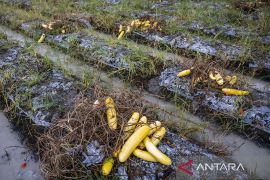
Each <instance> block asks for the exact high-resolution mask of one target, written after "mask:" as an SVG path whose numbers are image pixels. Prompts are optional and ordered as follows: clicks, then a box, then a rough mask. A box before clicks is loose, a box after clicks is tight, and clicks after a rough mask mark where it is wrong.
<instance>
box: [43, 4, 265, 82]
mask: <svg viewBox="0 0 270 180" xmlns="http://www.w3.org/2000/svg"><path fill="white" fill-rule="evenodd" d="M120 3H121V2H120ZM164 3H165V2H163V5H164V6H165V7H167V4H168V5H170V4H174V3H175V2H166V3H165V4H164ZM193 3H194V2H193ZM93 4H94V5H97V6H98V3H97V4H95V3H93ZM108 4H109V6H110V3H108ZM108 4H103V6H105V7H106V6H107V5H108ZM118 4H119V3H116V5H115V6H118ZM154 4H155V3H154ZM157 4H158V3H157ZM161 4H162V3H161ZM180 4H181V3H180ZM184 4H185V3H184ZM184 4H181V5H179V4H178V5H179V6H182V5H184ZM195 4H196V3H195ZM198 4H200V3H198ZM202 4H204V3H202ZM205 4H207V3H205ZM210 4H211V3H210ZM216 4H217V3H216ZM220 4H222V5H221V6H222V7H219V6H218V5H215V6H214V7H215V9H216V8H217V9H219V8H224V7H225V6H226V5H225V4H226V3H220ZM228 4H230V3H228ZM132 5H133V4H132ZM163 5H162V6H163ZM56 6H57V5H56ZM70 6H71V8H72V5H70ZM79 6H80V5H79ZM189 6H190V5H188V7H189ZM216 6H218V7H216ZM229 6H230V5H229ZM149 7H150V6H149ZM207 7H208V5H207ZM142 8H146V7H142ZM210 9H211V8H210ZM55 11H57V8H56V9H55ZM110 11H111V10H110ZM56 14H59V13H56ZM116 14H117V13H116ZM120 14H121V13H120ZM47 16H48V14H47ZM50 16H51V17H52V16H54V18H56V19H59V18H60V19H62V21H64V20H69V21H70V20H72V19H73V20H74V19H76V20H77V21H78V22H81V23H82V22H83V23H84V25H86V26H87V27H93V28H95V29H98V30H101V31H103V32H106V33H115V34H117V33H118V25H119V24H122V23H123V24H125V23H130V22H131V21H132V20H134V19H136V18H138V19H145V18H147V17H148V18H154V19H156V20H157V22H159V21H160V22H164V21H165V22H166V20H168V19H169V21H170V18H168V17H167V16H168V15H167V14H166V13H165V14H161V17H157V16H156V14H152V13H149V12H148V11H146V12H142V13H138V12H136V11H135V12H134V13H131V14H130V17H127V16H126V15H119V14H117V15H116V16H113V15H112V16H110V17H107V15H106V14H102V12H101V13H100V14H97V15H89V14H87V13H86V11H84V13H77V14H76V13H75V14H71V15H68V14H63V13H62V14H61V13H60V15H53V14H51V15H50ZM76 16H77V17H76ZM163 16H164V17H166V18H164V17H163ZM101 17H102V18H101ZM115 17H116V19H114V18H115ZM106 18H109V19H107V20H106ZM107 22H110V23H107ZM181 22H182V21H180V22H179V23H178V22H177V21H176V23H177V24H180V25H178V26H184V25H182V24H181ZM187 23H189V21H187ZM190 23H191V24H193V25H192V26H195V27H198V24H199V23H197V25H196V22H192V21H191V22H190ZM194 23H195V25H194ZM109 24H111V25H109ZM161 24H162V25H163V26H162V32H156V31H146V32H144V31H136V30H135V31H132V33H130V35H128V36H129V37H130V38H131V39H133V40H135V41H140V42H142V43H143V42H145V43H147V44H148V45H150V44H151V45H154V46H155V47H158V48H159V47H163V49H164V48H165V49H166V48H169V49H170V50H174V51H175V52H178V53H180V54H185V55H186V56H189V57H196V56H197V55H198V53H199V54H201V55H204V56H206V57H215V58H217V59H222V60H224V61H225V63H227V64H229V65H230V66H228V68H229V69H230V68H234V69H237V70H239V71H245V72H247V73H250V74H251V75H252V72H253V71H256V73H257V74H259V75H261V76H264V78H266V79H267V78H268V73H269V54H268V53H267V46H266V47H264V46H262V47H261V46H260V50H259V51H258V50H255V49H256V47H257V45H255V46H254V47H253V45H252V44H253V43H252V42H249V39H250V38H248V40H247V41H245V45H244V46H242V45H239V44H237V43H236V44H234V43H226V42H224V41H223V40H222V39H220V40H219V39H217V37H216V36H217V33H218V35H219V34H220V33H219V32H223V31H225V32H228V31H229V33H227V34H232V35H234V34H235V31H237V32H239V33H238V34H241V33H240V32H241V30H239V31H238V30H235V29H233V28H232V29H230V28H227V27H225V28H223V29H222V27H221V29H220V30H213V29H216V28H212V29H211V30H209V31H214V32H213V33H214V34H215V38H205V37H202V36H201V35H196V34H194V35H192V34H190V33H188V32H180V33H179V32H177V33H173V34H170V33H167V29H166V28H167V27H166V26H167V25H165V24H164V23H161ZM184 24H185V23H184ZM91 25H92V26H91ZM107 25H109V26H110V27H107ZM187 26H189V25H187ZM187 29H190V28H189V27H187ZM199 29H202V28H201V27H199ZM208 29H209V28H208ZM236 29H237V28H236ZM205 31H208V30H207V27H206V30H205ZM252 32H253V31H252ZM210 34H211V33H210ZM236 34H237V33H236ZM265 38H266V39H267V33H266V35H265ZM265 38H264V39H265ZM216 39H217V40H216ZM250 45H251V46H250ZM262 49H265V51H264V50H263V51H261V50H262ZM239 67H241V68H240V69H239ZM250 71H252V72H250Z"/></svg>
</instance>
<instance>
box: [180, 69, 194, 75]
mask: <svg viewBox="0 0 270 180" xmlns="http://www.w3.org/2000/svg"><path fill="white" fill-rule="evenodd" d="M190 73H191V70H190V69H187V70H184V71H181V72H179V73H178V74H177V76H178V77H184V76H187V75H189V74H190Z"/></svg>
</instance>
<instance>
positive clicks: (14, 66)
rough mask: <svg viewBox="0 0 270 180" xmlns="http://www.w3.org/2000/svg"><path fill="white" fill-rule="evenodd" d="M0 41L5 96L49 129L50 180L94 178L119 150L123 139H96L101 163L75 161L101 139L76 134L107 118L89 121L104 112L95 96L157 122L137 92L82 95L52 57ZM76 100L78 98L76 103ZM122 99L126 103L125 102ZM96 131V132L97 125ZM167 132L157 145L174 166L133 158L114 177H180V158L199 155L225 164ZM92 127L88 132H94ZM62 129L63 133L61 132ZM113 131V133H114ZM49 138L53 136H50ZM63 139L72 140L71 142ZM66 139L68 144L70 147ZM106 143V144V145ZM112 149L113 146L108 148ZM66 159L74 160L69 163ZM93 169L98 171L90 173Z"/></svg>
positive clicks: (126, 113) (123, 113)
mask: <svg viewBox="0 0 270 180" xmlns="http://www.w3.org/2000/svg"><path fill="white" fill-rule="evenodd" d="M0 42H1V43H0V44H1V69H2V71H1V73H2V77H3V78H2V80H1V86H2V90H3V91H2V92H3V96H4V97H5V98H6V99H7V100H8V101H10V103H11V105H14V107H15V108H16V109H18V112H19V113H18V114H17V116H18V117H27V118H28V119H31V120H32V121H33V122H34V123H35V124H36V125H39V126H48V125H49V127H48V133H46V132H45V134H43V135H41V136H42V137H41V141H40V143H42V144H40V147H42V149H41V154H40V155H41V158H42V162H41V167H43V168H44V169H42V170H43V173H44V175H45V177H47V178H52V177H54V178H55V177H58V178H62V177H74V176H76V177H78V176H80V175H84V176H85V177H93V175H94V177H95V176H97V175H98V174H99V172H100V168H101V163H102V162H101V161H102V160H103V159H104V158H106V157H108V155H109V154H112V152H113V150H115V148H116V147H115V146H116V145H119V143H117V144H112V145H108V144H104V142H106V141H100V142H98V143H95V144H100V145H101V146H102V147H104V148H101V151H100V154H98V157H99V158H100V159H101V161H98V162H95V163H94V164H91V165H92V166H91V167H89V169H87V168H86V165H84V164H83V163H79V164H78V163H75V164H74V163H73V162H79V161H81V162H82V161H83V160H86V161H85V162H87V157H88V156H91V155H92V154H91V153H95V149H91V147H93V145H92V146H91V144H92V143H93V141H94V140H97V141H99V140H101V139H92V136H87V133H86V134H85V135H86V136H85V137H84V138H81V137H79V138H78V139H76V138H77V135H78V134H82V132H84V131H85V129H84V127H85V126H80V124H81V123H83V122H88V123H94V122H95V123H100V122H102V121H104V117H103V118H101V119H99V118H95V117H96V116H93V117H92V118H94V119H92V120H95V121H88V120H87V117H90V116H87V113H89V112H93V113H95V114H96V115H98V116H100V117H102V116H103V115H104V113H105V112H106V111H105V109H104V107H103V106H104V105H102V104H101V107H100V108H98V109H95V108H96V107H95V106H93V103H94V101H95V99H99V100H103V99H104V98H105V97H106V96H108V95H109V96H111V97H113V99H114V100H115V104H116V107H117V108H116V109H117V113H118V117H119V120H121V119H123V120H124V119H125V121H126V120H127V119H128V117H130V116H131V113H132V112H133V111H138V112H140V113H142V114H145V115H147V116H148V117H149V118H150V119H155V120H157V117H156V116H155V113H154V111H153V107H152V110H151V107H145V106H144V105H143V102H142V100H140V98H139V97H138V96H136V95H131V94H129V93H127V92H126V93H125V91H116V92H111V93H110V94H106V93H105V94H104V93H102V91H100V90H97V89H94V92H93V91H91V90H88V91H86V94H85V95H86V97H85V96H79V95H78V94H79V91H81V90H82V89H83V88H82V85H81V84H80V82H79V81H78V80H77V79H75V78H72V77H69V76H67V75H65V74H63V73H62V72H61V71H60V70H56V69H54V68H53V66H52V65H51V64H50V63H49V61H48V60H46V59H41V58H39V57H37V56H34V55H33V54H31V53H29V52H27V50H26V49H25V48H23V47H19V46H18V45H16V44H14V43H11V42H8V41H7V40H5V38H4V37H1V41H0ZM37 73H38V74H37ZM75 99H76V100H77V101H75ZM123 99H125V100H126V101H123ZM76 102H77V103H76ZM11 107H12V106H11ZM127 107H130V108H127ZM74 108H75V109H74ZM69 110H70V113H71V114H70V116H67V114H66V113H67V111H69ZM93 110H95V111H93ZM72 113H73V115H72ZM80 113H81V114H80ZM85 113H86V114H85ZM84 115H86V117H85V118H86V119H85V118H83V117H84ZM63 117H66V118H67V119H69V121H65V120H64V119H62V120H61V119H60V120H59V118H63ZM105 117H106V116H105ZM70 118H71V119H70ZM105 121H106V120H105ZM63 122H64V123H67V126H60V125H61V123H63ZM119 122H121V121H119ZM150 122H151V121H150ZM25 123H29V121H25ZM162 123H164V122H162ZM62 125H63V124H62ZM78 125H79V126H78ZM103 126H104V127H102V128H105V129H107V132H106V131H104V133H113V132H112V131H111V130H109V127H108V126H107V124H103ZM164 126H166V123H164ZM65 127H66V128H68V127H70V128H75V127H77V128H76V130H74V131H72V133H71V134H69V135H68V136H67V134H66V133H67V132H66V131H67V129H66V128H65ZM82 127H83V128H82ZM90 127H91V126H87V129H88V128H90ZM100 128H101V127H100ZM55 129H56V130H57V132H58V133H57V134H54V133H52V132H54V130H55ZM95 129H97V130H98V128H95ZM166 129H167V128H166ZM62 130H63V131H62ZM69 130H70V129H69ZM167 130H168V132H167V135H166V136H165V137H164V141H161V143H160V145H159V148H160V149H161V150H162V151H163V152H164V153H166V154H167V155H168V156H169V157H170V158H171V159H172V161H173V164H172V165H171V166H163V165H161V164H159V163H153V162H146V161H143V160H141V159H138V158H135V157H131V159H130V160H128V161H127V162H126V163H125V164H120V163H116V165H115V167H114V169H113V173H112V177H114V176H119V177H125V178H126V177H131V176H133V177H134V176H135V177H144V178H150V179H156V178H164V177H168V176H170V177H175V176H176V177H177V174H176V169H177V166H178V163H179V161H180V159H181V160H188V159H189V158H191V157H192V158H193V159H194V162H199V161H200V159H201V158H203V159H204V160H205V161H207V162H209V163H210V162H216V161H218V162H224V163H225V162H226V161H225V160H223V159H222V158H219V157H218V156H216V155H213V154H211V153H209V152H207V150H205V149H202V148H200V147H199V146H197V145H194V144H192V143H190V142H189V141H187V140H185V139H184V138H182V137H180V136H179V135H177V134H175V133H173V132H171V131H170V130H169V129H167ZM93 131H94V130H93ZM93 131H87V132H88V133H92V132H93ZM61 132H62V133H63V134H61ZM113 134H115V132H114V133H113ZM49 135H50V136H49ZM48 137H50V138H49V139H48ZM59 137H62V138H59ZM68 137H72V139H68ZM74 138H75V139H74ZM111 138H115V136H111ZM116 138H118V139H119V138H120V142H121V136H120V137H119V136H116ZM65 140H71V141H72V142H71V141H65ZM107 140H108V139H107ZM114 140H115V139H114ZM55 141H57V142H60V144H54V142H55ZM67 142H68V144H70V146H66V145H67ZM120 144H121V143H120ZM53 145H57V146H60V147H62V148H60V147H59V148H57V150H58V151H60V153H57V152H56V154H50V153H55V152H54V151H53V148H55V147H54V146H53ZM57 146H56V147H57ZM79 146H80V147H81V148H78V149H77V150H76V149H74V147H79ZM48 147H51V148H48ZM87 147H88V148H87ZM105 147H107V149H106V148H105ZM108 147H110V148H109V149H108ZM47 148H48V149H47ZM89 148H90V149H89ZM99 149H100V148H99ZM70 152H73V153H70ZM62 153H64V154H65V155H64V156H61V157H62V158H59V157H60V156H59V155H60V154H62ZM83 153H85V155H84V156H83V155H82V154H83ZM46 155H49V156H46ZM99 158H97V159H99ZM179 158H180V159H179ZM67 159H69V160H70V161H67ZM55 160H57V161H58V162H59V163H60V164H61V167H60V166H59V168H55V166H57V164H55V163H53V162H55ZM51 163H53V164H51ZM64 164H65V165H64ZM88 164H89V163H88ZM135 164H136V168H135ZM74 167H76V168H78V171H76V169H75V171H74ZM65 168H67V169H65ZM90 169H91V170H93V169H96V170H95V171H90ZM97 169H98V170H97ZM135 169H136V170H135ZM193 171H194V174H195V176H196V177H200V175H201V173H204V175H206V174H205V172H200V171H197V170H195V169H194V170H193ZM136 172H137V173H136ZM138 172H139V173H138ZM212 173H213V172H211V176H212V177H220V176H224V175H225V174H226V176H227V175H228V173H227V172H219V171H218V172H215V173H214V175H213V174H212ZM222 173H225V174H222ZM229 176H230V177H243V178H246V177H249V175H248V174H247V173H246V172H241V171H233V172H232V173H231V174H229Z"/></svg>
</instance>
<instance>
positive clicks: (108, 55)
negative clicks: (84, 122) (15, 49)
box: [20, 20, 269, 132]
mask: <svg viewBox="0 0 270 180" xmlns="http://www.w3.org/2000/svg"><path fill="white" fill-rule="evenodd" d="M41 24H46V23H45V22H44V21H41V20H35V21H31V22H26V23H23V24H22V25H21V26H20V28H21V29H22V30H23V31H24V32H25V33H26V34H29V35H30V36H32V37H38V38H39V35H40V34H42V33H44V32H46V31H45V30H44V29H43V28H42V27H41ZM60 27H62V25H61V26H60ZM59 32H61V28H60V29H55V31H54V32H52V33H51V34H47V35H46V37H45V41H46V42H49V43H50V44H52V45H55V46H57V47H60V48H61V49H64V50H65V51H66V52H70V51H73V50H74V49H76V50H77V51H79V52H77V51H76V54H75V56H78V54H79V55H80V58H82V59H84V60H85V61H88V62H90V63H91V64H96V63H103V64H105V65H107V66H108V67H113V68H117V69H122V70H125V71H127V72H130V71H133V70H134V69H135V71H136V69H137V70H138V71H140V72H142V73H141V74H140V73H137V74H139V76H140V77H148V76H152V75H157V74H158V72H159V71H155V70H153V71H151V72H149V71H150V70H149V69H148V71H147V67H148V68H149V65H148V63H150V64H151V61H153V60H150V61H145V62H144V64H142V62H136V61H137V58H138V57H137V58H136V56H134V55H132V54H133V51H132V50H131V49H128V48H124V46H120V45H118V44H117V45H111V44H110V43H108V42H107V41H105V40H104V39H101V38H97V37H96V36H91V35H88V34H85V33H67V34H63V33H60V34H59ZM70 54H72V52H71V53H70ZM144 56H147V55H144ZM131 57H132V58H134V59H131ZM89 60H90V61H89ZM91 61H92V62H91ZM155 63H156V65H155V66H157V64H158V62H155ZM159 63H162V62H159ZM168 65H169V66H172V65H173V63H172V64H168ZM155 66H154V67H155ZM160 66H161V65H160ZM163 68H165V67H164V65H163ZM180 70H181V68H180ZM145 72H147V73H146V74H143V73H145ZM165 72H166V71H165ZM162 75H164V73H163V74H162ZM162 75H161V77H162ZM174 78H176V77H174ZM172 79H173V78H172ZM166 82H167V84H164V83H161V84H160V85H161V86H166V87H168V88H169V89H170V90H171V91H174V90H175V87H174V88H172V87H171V86H173V85H174V84H175V83H174V82H171V81H166ZM155 83H157V82H155ZM247 84H248V83H247ZM247 84H245V83H244V84H242V85H243V86H242V88H247V89H253V90H252V91H253V92H252V96H253V98H247V99H246V100H244V99H245V98H239V97H234V96H224V95H223V94H220V93H219V92H218V90H217V89H213V90H212V91H211V92H210V93H208V94H206V93H205V92H206V90H202V91H199V92H198V93H191V90H190V86H191V81H190V80H188V81H187V82H185V83H184V84H182V86H181V88H184V89H185V90H186V91H185V93H184V94H185V95H183V94H182V97H184V98H187V99H188V100H192V101H194V103H195V102H197V103H202V104H203V105H204V106H206V107H208V108H210V109H211V110H214V111H215V112H221V113H224V114H229V116H231V117H236V118H239V116H238V115H237V114H238V113H239V109H245V113H246V114H247V115H248V116H247V117H245V118H244V120H243V121H244V122H247V124H250V125H252V126H255V127H257V128H259V129H262V130H264V131H266V132H269V130H268V129H269V122H268V120H267V119H268V118H269V116H268V110H269V104H268V103H267V99H269V97H268V91H267V92H265V91H264V92H261V91H260V90H258V91H257V89H256V88H255V89H254V87H251V86H249V87H246V85H247ZM156 86H158V84H156ZM178 88H179V87H178ZM180 95H181V94H180ZM254 97H257V98H258V97H259V99H260V100H259V101H255V102H256V104H254V103H253V99H256V98H254ZM195 100H196V101H195ZM247 101H248V102H249V101H250V102H252V103H247ZM253 110H255V112H254V111H253ZM240 118H243V117H240Z"/></svg>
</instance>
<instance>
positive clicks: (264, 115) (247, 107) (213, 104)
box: [159, 66, 270, 139]
mask: <svg viewBox="0 0 270 180" xmlns="http://www.w3.org/2000/svg"><path fill="white" fill-rule="evenodd" d="M182 70H185V68H184V67H179V66H178V67H174V68H168V69H166V70H165V71H163V72H162V73H161V76H160V79H159V84H160V86H162V87H165V88H166V89H167V90H168V91H169V92H173V93H176V94H177V95H179V96H181V97H184V98H186V99H188V100H190V101H191V102H192V107H193V109H195V111H196V110H199V109H201V108H202V107H206V108H208V109H210V110H212V111H213V112H214V114H212V115H213V116H217V117H218V116H224V118H225V117H226V116H228V117H230V118H232V119H234V120H233V121H234V122H235V120H237V119H238V120H237V121H238V122H235V123H236V124H237V123H240V124H241V123H244V124H245V123H246V124H249V125H250V126H253V127H255V128H258V129H260V130H262V131H265V132H267V133H269V112H270V111H269V98H268V97H269V95H268V94H265V93H260V92H256V91H255V90H251V89H250V88H249V87H248V85H245V84H242V85H239V86H231V85H226V84H224V86H220V87H218V86H217V87H213V86H212V87H211V82H209V81H208V82H204V83H203V84H204V85H202V84H201V85H202V86H201V85H200V84H197V87H195V86H194V77H191V78H190V77H181V78H179V77H177V76H176V75H177V74H178V73H179V72H181V71H182ZM195 78H197V77H195ZM202 81H203V80H202ZM202 81H201V82H199V83H202ZM240 84H241V83H240ZM226 86H228V87H230V88H236V89H239V88H241V89H245V90H249V91H251V95H250V96H247V97H245V96H230V95H224V93H222V91H221V88H224V87H226ZM259 96H261V97H263V98H262V99H261V100H258V97H259ZM264 100H265V101H264ZM204 113H205V112H204ZM219 113H220V114H219ZM222 114H223V115H222ZM266 139H267V138H266Z"/></svg>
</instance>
